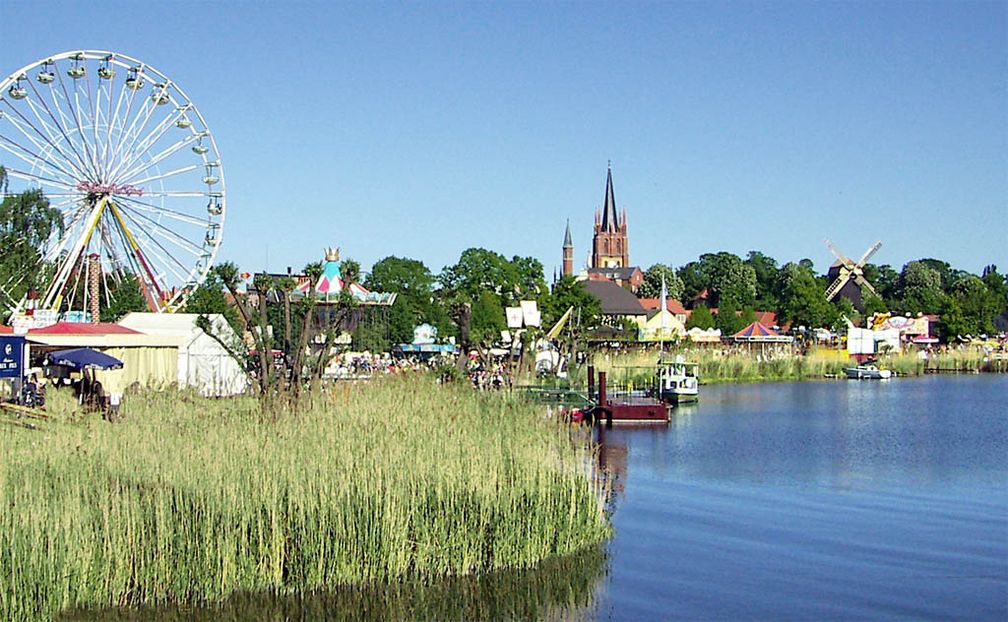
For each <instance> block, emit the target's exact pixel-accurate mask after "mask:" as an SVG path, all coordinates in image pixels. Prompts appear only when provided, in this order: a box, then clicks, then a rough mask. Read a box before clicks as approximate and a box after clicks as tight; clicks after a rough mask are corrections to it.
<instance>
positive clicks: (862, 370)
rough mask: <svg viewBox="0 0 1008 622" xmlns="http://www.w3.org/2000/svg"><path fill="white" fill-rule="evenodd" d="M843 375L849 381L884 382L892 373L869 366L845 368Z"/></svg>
mask: <svg viewBox="0 0 1008 622" xmlns="http://www.w3.org/2000/svg"><path fill="white" fill-rule="evenodd" d="M844 373H846V374H847V378H849V379H850V380H886V379H888V378H891V377H892V372H891V371H889V370H888V369H879V368H878V367H876V366H874V365H871V364H869V365H858V366H857V367H845V368H844Z"/></svg>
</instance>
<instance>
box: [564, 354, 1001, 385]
mask: <svg viewBox="0 0 1008 622" xmlns="http://www.w3.org/2000/svg"><path fill="white" fill-rule="evenodd" d="M676 353H677V352H676V351H672V352H671V353H668V352H667V353H666V356H668V355H669V354H671V355H673V356H674V355H675V354H676ZM678 353H679V354H682V355H683V356H684V358H685V359H686V360H688V361H692V362H695V363H699V364H700V381H701V383H702V384H717V383H727V382H766V381H780V380H805V379H811V378H828V377H844V371H843V370H844V368H845V367H850V366H851V365H853V364H854V363H853V362H852V360H851V359H849V358H848V357H847V356H846V355H844V354H843V353H838V352H836V351H833V350H825V349H823V350H818V351H813V352H811V353H809V354H806V355H801V354H793V353H763V352H761V351H760V350H759V349H758V348H754V349H753V350H752V351H747V350H727V351H726V350H721V349H718V348H703V349H693V350H683V351H680V352H678ZM879 358H880V361H879V365H880V366H881V367H883V368H886V369H890V370H892V371H893V372H894V373H895V374H896V375H898V376H919V375H923V374H924V373H926V372H927V371H928V370H936V369H937V370H941V371H943V372H961V373H975V372H981V371H999V369H998V368H997V367H996V366H994V365H992V364H991V361H990V360H989V359H988V358H987V357H985V356H984V354H983V352H982V351H977V350H974V349H963V350H949V351H946V352H942V353H935V354H932V355H931V356H930V358H929V360H927V361H924V360H922V359H920V358H918V356H917V354H916V353H915V352H907V353H901V354H895V355H880V357H879ZM657 361H658V352H656V351H649V352H639V351H635V352H621V353H618V354H613V353H599V354H596V356H595V359H594V365H595V369H596V370H597V371H605V372H607V376H608V378H609V379H610V380H609V382H610V383H618V384H621V385H626V384H630V385H633V386H634V387H640V388H643V387H644V386H646V384H647V383H648V382H650V379H651V376H652V375H653V373H654V369H655V365H656V364H657ZM581 375H582V376H583V375H584V372H583V370H581Z"/></svg>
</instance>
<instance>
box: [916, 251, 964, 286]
mask: <svg viewBox="0 0 1008 622" xmlns="http://www.w3.org/2000/svg"><path fill="white" fill-rule="evenodd" d="M918 263H922V264H924V265H925V266H927V267H928V268H931V269H932V270H934V271H935V272H937V273H938V276H939V277H941V288H942V291H944V292H948V291H949V289H951V287H952V284H953V283H955V282H956V281H958V280H959V279H961V278H963V277H966V276H969V273H968V272H966V271H964V270H957V269H956V268H953V267H952V266H951V265H950V264H949V262H947V261H942V260H940V259H934V258H931V257H929V258H925V259H919V260H918Z"/></svg>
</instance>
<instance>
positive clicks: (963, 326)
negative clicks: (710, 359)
mask: <svg viewBox="0 0 1008 622" xmlns="http://www.w3.org/2000/svg"><path fill="white" fill-rule="evenodd" d="M6 181H7V179H6V171H5V170H4V169H3V167H0V191H2V192H0V195H2V196H3V199H2V201H0V302H2V303H3V304H4V306H6V307H8V308H10V307H11V306H12V305H13V304H16V303H17V302H18V301H20V300H21V298H22V297H23V296H24V295H25V293H27V291H28V290H30V289H39V288H40V287H41V286H42V285H44V283H45V282H46V280H47V278H48V273H49V272H51V267H49V266H47V265H46V263H45V262H44V261H43V258H42V256H41V253H40V249H41V248H42V246H43V245H44V244H45V242H46V240H47V239H49V237H50V236H52V235H59V233H60V232H61V231H62V227H63V220H62V215H61V214H60V212H59V210H57V209H55V208H53V207H51V206H50V204H49V201H48V199H46V197H45V196H43V195H42V193H41V192H40V191H38V190H29V191H26V192H23V193H21V194H16V195H11V194H8V193H7V191H6V190H7V186H6ZM308 268H309V269H310V271H311V270H317V268H318V264H317V263H316V264H314V265H311V266H308ZM342 269H343V273H344V275H345V276H349V277H352V278H351V280H355V279H356V278H357V276H358V275H359V274H360V265H359V264H358V263H357V262H355V261H353V260H344V261H343V262H342ZM116 276H117V278H115V279H113V280H111V281H110V283H111V285H110V287H112V288H113V289H114V290H115V291H110V292H108V294H109V295H103V296H102V309H101V314H102V317H103V319H107V320H110V321H114V320H116V319H118V318H119V317H121V316H122V315H125V314H126V313H128V312H130V311H140V310H145V309H146V303H145V302H144V298H143V295H142V294H141V292H140V290H139V287H140V283H139V280H138V279H137V278H136V277H135V275H130V274H128V273H123V274H118V275H116ZM663 276H664V278H665V284H666V288H667V292H668V295H669V296H670V297H672V298H676V299H678V300H680V301H682V302H684V303H685V304H687V305H689V306H691V307H692V308H693V313H692V315H691V317H690V321H689V326H700V327H703V328H707V327H710V326H718V327H720V328H721V329H722V330H723V331H725V332H728V331H731V332H734V331H736V330H738V329H739V328H741V327H742V326H745V324H746V323H748V322H747V321H746V320H749V321H751V319H752V318H754V317H755V313H754V312H755V311H773V312H775V313H776V314H777V321H778V324H781V325H785V324H787V325H791V326H805V327H808V328H813V327H838V326H840V325H841V324H842V323H843V320H842V318H848V319H852V320H856V319H858V317H859V316H860V315H862V314H861V313H859V312H858V311H857V310H855V309H854V308H853V306H852V305H851V304H850V302H849V301H847V300H846V299H843V298H838V299H835V300H834V302H832V303H831V302H828V301H827V300H826V296H825V292H826V288H827V287H829V284H830V283H829V281H828V279H827V277H826V275H824V274H818V273H817V272H816V271H815V269H814V266H813V263H812V261H811V260H809V259H802V260H800V261H797V262H787V263H784V264H783V265H781V264H779V263H778V261H777V260H776V259H774V258H773V257H770V256H768V255H766V254H764V253H761V252H759V251H750V252H749V253H748V255H747V256H746V257H745V258H744V259H743V258H742V257H739V256H737V255H735V254H733V253H729V252H725V251H721V252H717V253H706V254H703V255H701V256H700V257H698V258H697V259H696V260H695V261H690V262H688V263H686V264H685V265H683V266H680V267H679V268H673V267H672V266H671V265H668V264H663V263H657V264H654V265H652V266H651V267H650V268H648V269H647V270H646V271H645V272H644V282H643V284H642V286H641V287H640V291H639V292H638V295H639V296H641V297H657V296H659V294H660V291H661V282H662V277H663ZM864 276H865V278H866V279H867V280H868V281H869V282H870V283H871V284H872V285H873V287H874V288H875V291H876V293H877V295H871V294H868V293H867V292H866V294H867V295H866V296H865V298H864V300H863V303H864V309H863V315H868V314H871V313H874V312H879V311H892V312H895V313H900V314H904V313H910V314H913V315H916V314H917V313H935V314H938V315H940V316H941V318H942V320H941V329H942V333H943V336H944V337H946V338H951V337H955V336H956V335H966V334H971V335H978V334H992V333H995V332H997V331H996V327H995V325H994V320H995V318H997V317H998V316H999V315H1000V314H1002V313H1005V312H1006V310H1008V281H1006V278H1005V275H1002V274H1001V273H1000V272H998V269H997V267H996V266H994V265H989V266H986V267H985V268H984V269H983V271H982V272H981V274H979V275H978V274H971V273H969V272H967V271H965V270H960V269H956V268H954V267H952V266H951V265H950V264H949V263H948V262H945V261H941V260H939V259H933V258H925V259H919V260H915V261H910V262H908V263H907V264H906V265H904V266H903V267H902V269H901V270H899V271H897V270H896V269H895V268H894V267H893V266H891V265H888V264H882V265H877V264H872V263H869V264H866V265H865V266H864ZM363 284H364V285H365V286H366V287H368V288H369V289H372V290H375V291H384V292H396V293H398V298H397V301H396V303H395V304H394V305H393V306H392V308H391V309H389V310H388V311H387V314H386V316H385V317H384V319H383V321H382V322H380V323H375V322H371V323H362V324H361V325H359V326H358V327H357V329H356V330H355V334H354V338H355V341H357V342H358V343H360V344H367V345H369V346H371V347H373V348H375V349H387V348H386V347H385V346H388V345H390V344H395V343H406V342H408V341H410V339H411V338H412V330H413V327H414V326H416V325H417V324H419V323H423V322H426V323H429V324H431V325H433V326H435V327H436V328H437V329H438V333H439V335H440V336H441V337H443V338H447V337H455V338H456V339H457V340H459V341H460V342H462V343H463V344H466V343H474V344H478V343H492V342H494V341H496V340H497V338H498V336H499V334H500V331H502V330H504V329H505V328H506V322H505V315H504V308H505V307H507V306H511V305H515V304H517V303H518V302H519V301H521V300H535V301H536V302H537V303H538V304H539V308H540V310H541V311H542V315H543V321H544V323H545V324H552V323H553V322H555V321H556V320H557V319H558V318H559V317H560V316H561V315H562V314H563V313H564V312H565V311H566V310H567V309H568V308H570V307H574V308H575V309H577V310H578V313H577V315H576V318H575V320H574V322H575V324H576V325H577V328H580V329H588V328H593V327H595V326H596V325H597V324H598V323H599V321H600V317H601V315H600V308H599V303H598V301H597V300H596V299H594V298H593V297H592V296H591V295H589V294H588V293H587V292H586V291H585V289H584V287H582V286H581V285H580V284H579V283H578V282H576V281H575V280H574V279H571V278H570V277H566V278H562V279H560V280H559V281H558V282H556V283H554V284H553V286H552V287H550V286H547V283H546V279H545V273H544V270H543V266H542V263H541V262H539V260H537V259H535V258H533V257H522V256H517V255H516V256H514V257H512V258H510V259H508V258H507V257H505V256H503V255H501V254H500V253H497V252H495V251H492V250H488V249H485V248H470V249H467V250H465V251H463V252H462V254H461V256H460V257H459V260H458V261H457V262H456V263H454V264H452V265H449V266H446V267H444V268H443V269H442V270H441V271H440V272H439V273H434V272H432V271H431V269H430V268H428V267H427V266H426V265H424V263H423V262H421V261H419V260H416V259H410V258H405V257H397V256H388V257H385V258H384V259H381V260H380V261H378V262H377V263H376V264H375V265H374V266H373V267H372V269H371V272H370V273H368V274H367V275H365V276H364V277H363ZM79 286H80V287H82V286H83V284H80V285H79ZM224 288H225V282H224V280H223V279H222V278H221V276H220V273H219V272H214V273H212V274H211V276H210V277H209V278H208V279H207V281H206V282H205V283H204V284H203V286H202V287H200V288H198V289H197V290H196V291H195V292H194V293H193V294H192V296H191V297H190V299H189V301H188V303H187V306H186V309H185V310H186V311H190V312H196V313H207V312H215V313H224V314H225V316H226V317H228V318H229V320H230V321H231V322H232V323H234V324H236V325H237V324H238V321H237V320H238V316H239V314H238V312H237V311H236V310H235V308H234V303H233V301H232V302H230V304H229V301H228V300H227V299H226V298H225V296H224ZM278 288H279V290H280V291H283V288H282V287H279V286H278ZM702 294H704V296H701V295H702ZM693 301H695V302H693ZM712 309H717V310H718V313H716V314H712V313H711V312H710V311H711V310H712ZM277 313H280V311H278V310H277V309H275V308H274V309H271V310H270V314H271V315H272V316H276V314H277ZM281 319H282V318H280V317H278V316H277V317H271V318H270V320H271V324H273V325H281V324H282V323H283V322H281ZM298 321H299V320H297V319H296V318H295V320H294V324H295V325H296V324H297V322H298Z"/></svg>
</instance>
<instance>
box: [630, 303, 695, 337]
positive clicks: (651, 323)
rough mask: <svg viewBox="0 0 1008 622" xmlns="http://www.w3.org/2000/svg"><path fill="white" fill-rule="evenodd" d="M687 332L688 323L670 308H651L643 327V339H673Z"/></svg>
mask: <svg viewBox="0 0 1008 622" xmlns="http://www.w3.org/2000/svg"><path fill="white" fill-rule="evenodd" d="M685 334H686V325H685V323H684V322H682V321H681V320H679V318H678V317H677V316H676V315H674V314H673V313H672V312H671V311H669V310H668V309H657V308H655V309H651V310H649V311H648V312H647V320H646V321H645V322H644V327H643V328H642V329H641V336H640V338H641V341H671V340H673V339H678V338H680V337H683V336H684V335H685Z"/></svg>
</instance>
